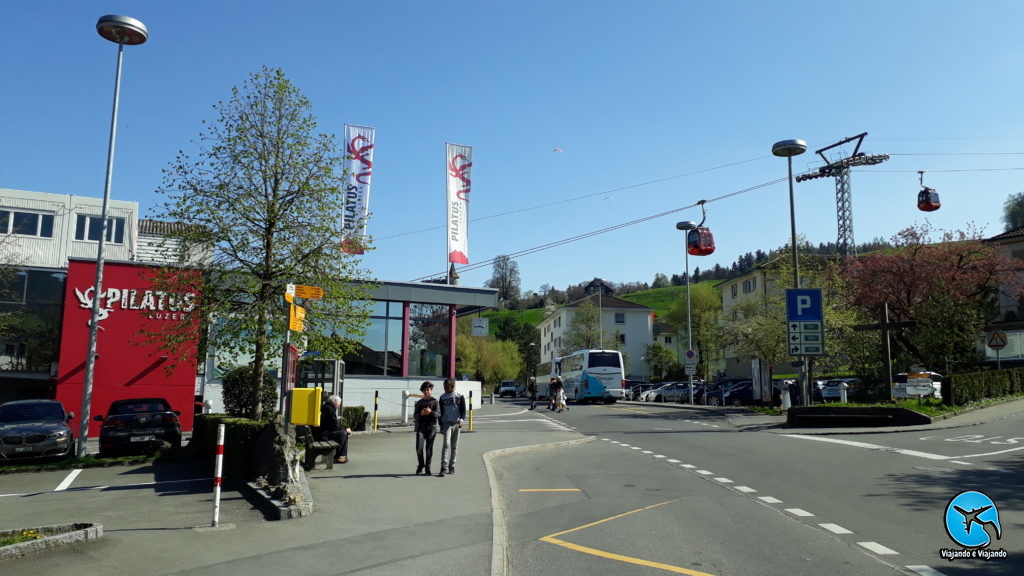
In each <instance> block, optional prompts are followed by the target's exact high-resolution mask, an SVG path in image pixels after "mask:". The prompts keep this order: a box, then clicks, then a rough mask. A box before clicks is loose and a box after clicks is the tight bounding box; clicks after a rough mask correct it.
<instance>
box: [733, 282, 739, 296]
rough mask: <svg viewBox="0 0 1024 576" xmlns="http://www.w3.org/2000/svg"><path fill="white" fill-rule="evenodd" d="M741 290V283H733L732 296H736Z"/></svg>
mask: <svg viewBox="0 0 1024 576" xmlns="http://www.w3.org/2000/svg"><path fill="white" fill-rule="evenodd" d="M739 291H740V285H739V284H733V285H732V297H733V298H735V297H736V296H737V295H738V294H739Z"/></svg>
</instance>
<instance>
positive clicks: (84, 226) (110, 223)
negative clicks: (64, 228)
mask: <svg viewBox="0 0 1024 576" xmlns="http://www.w3.org/2000/svg"><path fill="white" fill-rule="evenodd" d="M102 235H103V219H102V218H100V217H99V216H86V215H84V214H79V215H78V219H77V221H76V222H75V240H89V241H92V242H99V241H100V236H102ZM107 242H110V243H112V244H124V218H107Z"/></svg>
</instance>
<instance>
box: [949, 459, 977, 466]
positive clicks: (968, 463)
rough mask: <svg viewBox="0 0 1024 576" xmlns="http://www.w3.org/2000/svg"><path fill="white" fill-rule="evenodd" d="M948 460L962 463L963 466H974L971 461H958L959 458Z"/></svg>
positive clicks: (952, 462) (953, 462)
mask: <svg viewBox="0 0 1024 576" xmlns="http://www.w3.org/2000/svg"><path fill="white" fill-rule="evenodd" d="M949 462H950V463H951V464H962V465H964V466H974V463H973V462H961V461H959V460H950V461H949Z"/></svg>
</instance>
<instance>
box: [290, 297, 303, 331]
mask: <svg viewBox="0 0 1024 576" xmlns="http://www.w3.org/2000/svg"><path fill="white" fill-rule="evenodd" d="M305 320H306V309H305V308H303V307H302V306H296V305H294V304H292V305H291V306H289V308H288V329H289V330H295V331H296V332H303V331H305V329H306V322H305Z"/></svg>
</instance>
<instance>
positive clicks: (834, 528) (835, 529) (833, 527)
mask: <svg viewBox="0 0 1024 576" xmlns="http://www.w3.org/2000/svg"><path fill="white" fill-rule="evenodd" d="M818 526H821V527H822V528H824V529H825V530H828V531H829V532H831V533H833V534H853V531H852V530H847V529H846V528H843V527H842V526H840V525H839V524H818Z"/></svg>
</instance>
